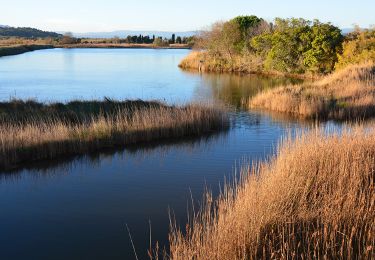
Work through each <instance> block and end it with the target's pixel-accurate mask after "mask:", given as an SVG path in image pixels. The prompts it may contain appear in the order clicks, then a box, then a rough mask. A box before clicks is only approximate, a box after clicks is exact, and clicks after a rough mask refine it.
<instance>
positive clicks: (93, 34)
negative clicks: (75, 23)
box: [62, 30, 198, 39]
mask: <svg viewBox="0 0 375 260" xmlns="http://www.w3.org/2000/svg"><path fill="white" fill-rule="evenodd" d="M62 33H63V32H62ZM197 33H198V32H197V31H187V32H165V31H131V30H120V31H112V32H87V33H73V36H74V37H78V38H113V37H115V36H118V37H121V38H126V37H127V36H128V35H131V36H133V35H140V34H141V35H143V36H147V35H148V36H150V37H152V35H155V36H161V37H163V38H168V39H169V38H171V37H172V34H175V35H176V37H177V36H180V37H189V36H193V35H196V34H197Z"/></svg>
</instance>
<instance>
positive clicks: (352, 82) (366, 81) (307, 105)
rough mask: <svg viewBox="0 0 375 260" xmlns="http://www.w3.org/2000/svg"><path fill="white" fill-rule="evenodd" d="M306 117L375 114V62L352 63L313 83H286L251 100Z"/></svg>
mask: <svg viewBox="0 0 375 260" xmlns="http://www.w3.org/2000/svg"><path fill="white" fill-rule="evenodd" d="M248 106H249V107H250V108H262V109H268V110H273V111H277V112H283V113H289V114H294V115H298V116H301V117H304V118H328V119H353V118H368V117H373V116H375V65H374V64H373V63H366V64H361V65H351V66H349V67H347V68H345V69H343V70H340V71H337V72H335V73H334V74H332V75H329V76H326V77H324V78H323V79H321V80H318V81H316V82H313V83H305V84H300V85H297V86H296V85H293V86H291V85H289V86H282V87H278V88H275V89H272V90H268V91H265V92H262V93H259V94H258V95H256V96H255V97H253V98H251V99H250V100H249V101H248Z"/></svg>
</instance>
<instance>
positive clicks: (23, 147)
mask: <svg viewBox="0 0 375 260" xmlns="http://www.w3.org/2000/svg"><path fill="white" fill-rule="evenodd" d="M227 127H228V117H227V114H226V112H225V110H224V109H222V108H219V107H215V106H211V105H194V104H192V105H187V106H182V107H180V106H166V105H164V104H161V103H159V102H144V101H125V102H117V101H111V100H107V101H102V102H100V101H91V102H83V101H82V102H80V101H74V102H70V103H68V104H50V105H45V104H40V103H36V102H33V101H29V102H23V101H19V100H16V101H12V102H10V103H0V169H3V170H4V169H5V170H6V169H11V168H14V167H17V166H18V165H19V164H20V163H23V162H30V161H34V160H41V159H54V158H58V157H59V156H63V155H68V154H79V153H84V152H88V151H92V150H97V149H100V148H103V147H112V146H118V145H126V144H134V143H138V142H147V141H151V140H157V139H166V138H177V137H183V136H194V135H200V134H203V133H208V132H210V131H215V130H220V129H225V128H227Z"/></svg>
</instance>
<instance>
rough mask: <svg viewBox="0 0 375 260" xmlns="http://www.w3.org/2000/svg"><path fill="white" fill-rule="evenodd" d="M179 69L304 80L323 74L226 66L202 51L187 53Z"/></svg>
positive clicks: (314, 78)
mask: <svg viewBox="0 0 375 260" xmlns="http://www.w3.org/2000/svg"><path fill="white" fill-rule="evenodd" d="M178 66H179V67H180V68H181V69H183V70H186V71H195V72H204V73H207V72H215V73H240V74H243V75H251V74H253V75H264V76H278V77H288V78H296V79H306V80H318V79H321V78H322V77H323V75H314V74H307V73H305V74H297V73H287V72H279V71H267V70H259V69H251V68H250V67H249V66H236V65H235V64H233V65H230V66H227V65H222V64H219V63H215V62H212V61H211V60H209V58H207V57H206V55H205V53H204V52H201V51H192V52H191V53H189V54H188V55H187V56H186V57H185V58H184V59H183V60H182V61H181V62H180V64H179V65H178Z"/></svg>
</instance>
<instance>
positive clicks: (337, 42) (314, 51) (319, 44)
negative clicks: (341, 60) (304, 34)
mask: <svg viewBox="0 0 375 260" xmlns="http://www.w3.org/2000/svg"><path fill="white" fill-rule="evenodd" d="M311 33H312V35H311V38H312V41H311V46H310V49H309V50H307V51H306V52H304V53H303V57H304V64H305V65H306V67H307V68H308V70H309V71H312V72H318V73H329V72H331V71H332V70H333V69H334V67H335V64H336V62H337V60H338V54H339V53H341V51H342V42H343V36H342V35H341V30H340V29H339V28H338V27H336V26H333V25H331V24H329V23H321V22H319V21H318V20H315V21H314V24H313V26H312V32H311Z"/></svg>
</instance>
